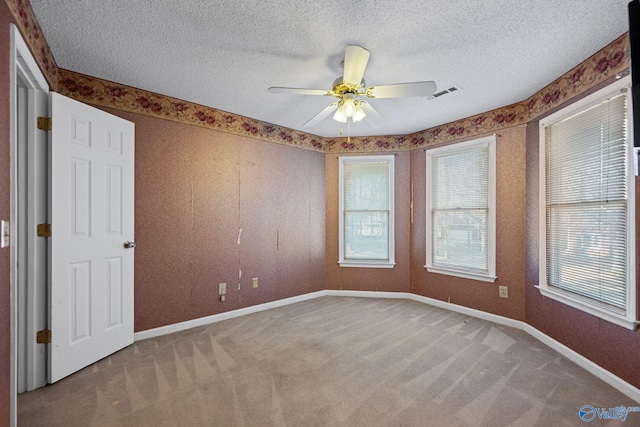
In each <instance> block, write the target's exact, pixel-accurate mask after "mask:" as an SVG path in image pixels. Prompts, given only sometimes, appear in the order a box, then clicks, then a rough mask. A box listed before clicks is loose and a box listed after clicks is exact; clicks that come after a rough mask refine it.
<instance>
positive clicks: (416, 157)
mask: <svg viewBox="0 0 640 427" xmlns="http://www.w3.org/2000/svg"><path fill="white" fill-rule="evenodd" d="M525 129H526V126H517V127H513V128H509V129H503V130H501V131H500V133H499V134H498V136H497V145H496V258H497V262H496V275H497V276H498V279H497V280H496V281H495V282H494V283H486V282H481V281H477V280H470V279H463V278H460V277H454V276H447V275H444V274H436V273H430V272H428V271H427V270H426V269H425V268H424V265H425V263H426V179H425V176H426V155H425V153H424V151H422V150H416V151H412V152H411V176H412V179H413V183H414V185H413V206H414V215H413V216H414V220H413V227H412V229H411V291H412V292H414V293H416V294H418V295H423V296H426V297H429V298H434V299H437V300H441V301H450V302H451V303H453V304H458V305H463V306H465V307H471V308H474V309H477V310H482V311H486V312H489V313H493V314H497V315H500V316H505V317H509V318H512V319H517V320H524V272H525V257H524V254H525V247H524V226H525V166H526V162H525ZM499 285H504V286H508V288H509V298H507V299H505V298H500V297H499V296H498V286H499Z"/></svg>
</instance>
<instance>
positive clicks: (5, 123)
mask: <svg viewBox="0 0 640 427" xmlns="http://www.w3.org/2000/svg"><path fill="white" fill-rule="evenodd" d="M11 22H13V19H12V18H11V14H10V12H9V9H8V8H7V5H6V3H4V2H1V3H0V219H5V220H8V219H10V218H9V213H10V212H11V207H10V193H9V190H10V177H9V165H10V164H9V152H10V140H9V138H10V134H9V131H10V128H9V123H10V116H9V114H10V113H9V87H10V86H9V40H10V33H9V23H11ZM9 264H10V257H9V248H4V249H0V426H4V425H9V404H10V396H11V389H10V379H11V347H10V344H11V326H10V325H11V299H10V297H11V282H10V276H9V274H10V271H9Z"/></svg>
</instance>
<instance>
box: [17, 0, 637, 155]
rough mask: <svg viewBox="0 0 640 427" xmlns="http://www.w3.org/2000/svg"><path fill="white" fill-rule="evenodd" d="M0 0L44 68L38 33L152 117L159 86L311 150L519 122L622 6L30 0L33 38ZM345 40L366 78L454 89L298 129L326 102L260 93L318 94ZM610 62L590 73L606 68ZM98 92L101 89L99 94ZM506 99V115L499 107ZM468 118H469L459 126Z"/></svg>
mask: <svg viewBox="0 0 640 427" xmlns="http://www.w3.org/2000/svg"><path fill="white" fill-rule="evenodd" d="M7 1H8V2H9V3H10V4H12V5H13V6H12V9H13V10H14V14H16V19H17V20H19V21H20V22H23V24H22V25H23V27H28V28H26V29H27V30H28V31H29V32H32V35H31V36H30V37H29V38H30V39H31V40H32V41H33V42H36V43H38V44H39V45H38V46H34V53H35V54H36V56H37V57H40V59H41V60H42V64H43V65H44V66H45V68H46V67H47V66H48V67H49V69H51V67H52V66H53V65H54V63H53V58H51V56H50V55H48V54H46V53H47V52H46V50H47V49H45V50H44V51H43V50H42V48H44V47H46V44H45V43H44V41H43V40H42V39H43V37H44V38H46V42H47V43H48V44H49V47H50V48H51V49H50V50H51V52H52V53H53V57H55V61H56V65H57V67H58V68H61V69H65V70H70V71H73V72H76V73H79V74H83V75H86V76H92V77H95V78H97V79H99V80H103V81H110V82H116V83H118V84H121V85H124V86H125V87H130V88H138V89H140V90H143V91H146V93H147V95H144V94H140V95H141V96H142V97H143V98H147V99H150V98H155V101H154V102H159V104H160V105H162V106H163V110H162V112H158V111H154V110H153V108H157V107H158V105H156V104H153V103H151V104H150V107H149V108H151V109H152V110H151V111H150V113H161V114H164V113H165V112H167V108H169V107H170V105H169V104H165V103H163V102H161V101H160V99H159V98H160V95H157V94H162V95H165V96H168V97H171V98H172V99H177V100H181V101H185V102H187V103H189V104H195V105H200V106H206V107H207V108H209V109H211V110H214V111H216V112H219V114H220V115H223V116H227V115H229V113H231V115H232V116H233V117H236V118H237V120H236V122H235V123H234V125H233V126H231V127H230V130H232V131H234V132H236V131H239V132H240V133H242V134H248V135H251V134H252V133H255V134H256V137H259V138H263V139H264V138H267V139H269V140H273V141H275V142H281V143H284V144H287V145H291V144H292V143H293V144H300V145H302V146H304V147H305V148H306V147H311V148H312V149H313V148H316V146H314V145H313V144H311V143H310V142H309V137H308V136H307V135H306V134H307V133H310V134H314V135H318V136H320V137H323V139H322V140H321V141H318V140H316V144H317V143H318V142H320V143H322V144H323V149H324V150H330V151H353V150H356V151H368V150H374V151H375V150H387V149H400V150H403V149H407V148H406V147H407V146H409V148H410V147H412V146H413V145H411V144H412V143H413V144H415V145H418V146H420V145H422V144H430V143H432V142H433V143H438V142H439V141H441V140H442V139H446V138H451V137H452V136H449V137H447V136H446V135H445V136H444V137H443V136H440V135H438V137H437V138H434V137H431V136H430V135H429V134H428V133H425V132H424V131H425V129H433V130H438V129H440V127H442V126H443V124H445V123H452V124H455V126H452V127H451V128H452V129H450V127H446V128H443V129H441V132H444V133H445V134H446V133H447V132H449V131H451V132H455V136H460V133H461V132H473V131H475V128H476V127H478V123H477V122H474V121H473V120H476V119H478V120H479V121H482V115H484V114H485V113H486V112H488V111H489V112H491V111H494V110H496V109H500V110H501V111H497V112H496V113H495V117H494V116H488V117H486V120H485V121H484V122H483V123H482V126H481V128H482V129H480V131H481V132H486V131H489V130H491V128H492V127H493V123H494V122H493V120H494V119H496V120H497V121H498V123H497V124H496V126H497V127H500V126H498V125H499V124H500V122H499V121H500V120H506V121H507V123H509V120H512V121H521V120H526V119H527V118H528V117H527V116H526V115H527V114H528V111H526V110H525V108H524V107H526V104H525V105H524V106H520V105H518V103H519V102H521V101H522V100H525V99H528V98H529V97H531V96H532V94H535V93H536V92H539V91H540V90H541V89H542V88H543V87H544V86H545V85H547V84H548V83H549V82H551V81H554V80H556V79H557V78H558V76H561V75H563V73H565V72H567V70H570V69H571V68H572V67H573V66H574V65H575V64H579V63H581V62H583V61H584V60H585V58H587V57H589V56H590V55H592V54H593V52H596V51H598V50H599V49H601V48H602V47H603V46H606V45H607V44H609V43H610V42H611V41H612V40H614V39H616V38H618V37H620V35H621V34H624V33H625V32H626V31H627V29H628V24H627V19H626V7H627V3H628V0H606V1H603V0H589V1H578V0H567V1H562V2H557V1H553V0H540V1H535V2H534V1H525V2H520V1H498V2H474V1H468V0H451V1H447V2H436V1H435V0H427V1H422V0H403V1H400V2H393V3H391V2H389V1H381V0H378V1H370V2H342V1H338V0H323V1H320V2H294V3H292V2H289V1H284V0H269V1H265V2H256V1H248V0H222V1H218V2H207V1H203V0H190V1H187V2H176V1H163V2H151V1H136V2H131V1H124V0H111V1H106V2H100V1H96V0H81V1H78V0H61V1H57V2H50V1H42V0H32V1H31V2H30V4H31V5H32V8H33V12H34V14H35V17H36V18H37V22H38V24H39V25H40V27H41V29H42V32H41V33H40V30H38V26H37V24H35V20H34V19H33V16H32V15H31V14H30V10H28V8H27V7H26V5H27V4H28V3H27V2H26V1H25V0H7ZM24 29H25V28H23V30H24ZM349 44H358V45H362V46H363V47H365V48H367V49H368V50H369V51H370V52H371V59H370V60H369V64H368V66H367V68H366V71H365V75H364V77H365V79H366V81H367V84H368V85H369V86H371V85H374V86H375V85H381V84H389V83H401V82H410V81H420V80H433V81H435V82H436V84H437V85H438V87H439V89H444V88H447V87H450V86H451V85H453V84H458V85H459V86H460V87H461V88H462V90H460V91H458V92H455V93H453V94H450V95H446V96H443V97H440V98H437V99H435V100H428V99H426V98H423V97H409V98H400V99H372V100H370V103H371V105H372V106H374V107H375V108H376V109H377V110H378V111H379V112H380V114H381V115H382V116H383V117H384V118H385V119H386V122H387V123H386V125H385V126H384V127H382V128H381V129H378V130H375V129H373V128H371V126H370V125H369V124H367V122H366V119H365V120H364V121H363V122H360V123H357V124H352V125H351V126H350V129H347V127H346V126H344V125H342V124H339V123H337V122H335V121H334V120H332V119H331V118H327V119H326V120H324V121H323V122H322V123H320V125H318V126H315V127H311V128H306V127H303V123H305V122H306V121H307V120H308V119H310V118H311V117H312V116H314V115H315V114H316V113H317V112H319V111H320V110H322V109H323V108H324V107H325V106H326V105H328V104H329V103H330V102H331V101H332V100H333V98H332V97H321V96H315V97H314V96H293V95H277V94H272V93H269V92H267V88H268V87H270V86H293V87H310V88H317V89H329V88H330V86H331V83H332V82H333V80H334V79H335V78H337V77H339V76H340V75H341V74H342V65H341V61H342V60H343V57H344V49H345V46H347V45H349ZM616 55H617V56H616ZM620 60H622V61H624V58H621V57H620V56H619V55H618V54H617V52H614V53H612V56H611V57H609V58H607V63H608V62H610V61H611V62H616V61H620ZM618 65H619V64H617V65H612V66H610V67H609V69H608V70H603V69H602V68H599V69H598V70H596V71H595V73H596V74H602V73H603V72H604V71H608V72H612V71H613V68H616V67H617V66H618ZM592 71H593V70H589V69H586V70H585V73H586V74H589V73H591V72H592ZM585 77H588V76H585ZM96 81H98V80H96ZM581 82H584V80H581ZM96 89H97V88H96ZM571 90H573V88H571ZM78 95H80V96H82V97H84V98H86V99H85V100H86V101H88V102H98V100H97V99H92V97H91V96H88V95H83V94H82V93H80V94H78ZM100 96H104V94H96V97H100ZM556 98H557V97H556ZM560 98H562V96H561V97H560ZM136 99H137V98H133V101H134V102H135V100H136ZM554 100H555V99H554ZM141 104H142V105H143V106H144V105H146V103H145V102H144V101H143V100H141ZM514 104H515V105H518V108H519V109H518V110H517V111H502V110H504V106H508V105H514ZM126 105H128V107H129V108H133V106H132V105H130V103H129V102H127V103H126ZM539 105H540V104H539V103H538V105H537V106H539ZM537 106H536V107H537ZM116 107H117V106H116ZM139 111H141V112H145V107H143V108H140V109H139ZM184 112H185V113H190V114H192V113H197V111H195V110H194V111H184ZM169 113H170V114H173V113H174V112H173V111H171V110H169ZM176 113H179V111H178V112H176ZM203 113H205V115H204V116H203V115H202V114H201V115H200V116H198V118H197V119H194V117H193V116H188V117H187V119H188V120H201V121H203V122H205V123H206V124H209V123H208V122H207V120H211V119H210V118H209V117H207V116H211V117H215V118H218V117H217V114H210V113H207V112H206V111H204V112H203ZM512 113H515V114H516V116H515V117H513V116H511V115H510V114H512ZM525 113H526V114H525ZM500 114H503V117H502V118H501V116H500ZM523 114H524V115H523ZM478 115H481V116H478ZM466 117H472V118H473V120H471V121H468V122H465V123H458V121H460V120H461V119H464V118H466ZM242 118H250V119H251V120H249V123H248V127H246V128H241V126H242V125H243V122H244V121H245V120H243V119H242ZM223 124H224V123H223ZM224 126H226V124H224ZM263 127H265V129H263ZM281 128H284V129H285V133H284V134H283V135H280V130H281ZM341 128H342V130H343V131H344V134H343V135H344V136H346V134H347V132H349V133H350V135H351V136H358V137H366V138H367V139H364V140H359V141H355V140H354V141H352V142H353V145H351V144H349V143H347V144H344V142H345V141H344V140H343V139H342V138H341V137H340V136H341V134H340V133H339V130H340V129H341ZM274 129H275V130H274ZM293 130H295V133H294V132H293ZM379 135H383V136H384V137H380V138H378V137H376V136H379ZM394 135H401V136H397V137H394ZM303 138H306V139H304V140H303ZM324 138H326V139H324ZM422 138H424V140H422ZM289 139H291V141H290V140H289ZM343 144H344V145H343ZM324 147H326V148H324Z"/></svg>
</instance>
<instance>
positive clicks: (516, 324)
mask: <svg viewBox="0 0 640 427" xmlns="http://www.w3.org/2000/svg"><path fill="white" fill-rule="evenodd" d="M323 296H337V297H356V298H387V299H407V300H412V301H416V302H420V303H423V304H428V305H431V306H434V307H438V308H443V309H445V310H451V311H455V312H457V313H461V314H466V315H468V316H472V317H476V318H478V319H482V320H486V321H489V322H493V323H497V324H499V325H504V326H509V327H511V328H515V329H520V330H522V331H524V332H526V333H528V334H529V335H531V336H532V337H533V338H535V339H537V340H538V341H540V342H542V343H543V344H545V345H547V346H549V347H551V348H552V349H553V350H555V351H557V352H558V353H560V354H561V355H562V356H564V357H566V358H567V359H569V360H571V361H572V362H573V363H575V364H576V365H578V366H580V367H581V368H583V369H586V370H587V371H589V372H591V373H592V374H593V375H595V376H596V377H598V378H600V379H601V380H602V381H604V382H605V383H607V384H609V385H610V386H612V387H613V388H615V389H617V390H618V391H620V392H621V393H623V394H624V395H626V396H628V397H629V398H631V399H633V400H634V401H636V402H640V389H638V388H636V387H634V386H633V385H631V384H629V383H628V382H626V381H624V380H623V379H622V378H620V377H618V376H616V375H614V374H612V373H611V372H609V371H607V370H606V369H604V368H603V367H601V366H600V365H597V364H595V363H594V362H592V361H591V360H589V359H587V358H586V357H584V356H583V355H581V354H580V353H577V352H576V351H574V350H572V349H570V348H569V347H567V346H566V345H564V344H562V343H561V342H559V341H556V340H555V339H553V338H551V337H550V336H548V335H546V334H544V333H543V332H541V331H539V330H538V329H536V328H534V327H533V326H531V325H529V324H528V323H525V322H522V321H519V320H514V319H510V318H508V317H504V316H499V315H497V314H492V313H487V312H485V311H481V310H476V309H473V308H469V307H464V306H462V305H457V304H451V303H448V302H445V301H440V300H436V299H433V298H428V297H424V296H421V295H416V294H412V293H408V292H375V291H342V290H325V291H318V292H313V293H310V294H304V295H298V296H295V297H291V298H285V299H282V300H278V301H272V302H268V303H265V304H259V305H254V306H252V307H246V308H241V309H239V310H233V311H228V312H225V313H220V314H214V315H212V316H207V317H201V318H199V319H193V320H189V321H186V322H180V323H176V324H173V325H167V326H162V327H159V328H155V329H149V330H146V331H141V332H136V333H135V335H134V339H135V341H140V340H143V339H147V338H153V337H157V336H161V335H166V334H171V333H173V332H179V331H184V330H186V329H191V328H195V327H197V326H203V325H208V324H211V323H216V322H221V321H223V320H227V319H233V318H236V317H240V316H246V315H248V314H252V313H258V312H260V311H265V310H271V309H272V308H277V307H283V306H285V305H289V304H295V303H297V302H302V301H307V300H310V299H314V298H319V297H323Z"/></svg>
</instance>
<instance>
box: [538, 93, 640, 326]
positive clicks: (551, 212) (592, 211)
mask: <svg viewBox="0 0 640 427" xmlns="http://www.w3.org/2000/svg"><path fill="white" fill-rule="evenodd" d="M626 102H627V97H626V95H625V94H620V95H618V96H616V97H614V98H611V99H608V100H605V101H603V102H601V103H599V104H598V105H595V106H592V107H591V108H588V109H587V110H584V111H582V112H580V113H578V114H576V115H574V116H572V117H569V118H567V119H564V120H562V121H560V122H557V123H554V124H551V125H549V126H547V127H546V128H545V130H544V132H545V133H544V139H545V141H544V143H545V195H546V196H545V198H546V248H545V249H546V286H548V287H552V288H557V289H561V290H562V291H565V292H569V293H571V294H574V295H576V296H577V297H578V298H586V299H588V300H589V301H591V302H595V303H596V304H597V305H599V306H601V307H604V308H605V309H607V310H612V311H614V312H618V313H621V314H625V312H626V309H627V307H628V301H627V298H628V289H627V288H628V283H629V277H628V263H629V254H628V248H629V242H628V238H629V230H628V223H629V222H628V208H629V205H628V199H629V197H628V195H629V194H628V193H629V189H628V185H627V182H628V174H629V171H628V159H627V152H628V145H627V144H628V141H627V105H626Z"/></svg>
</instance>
